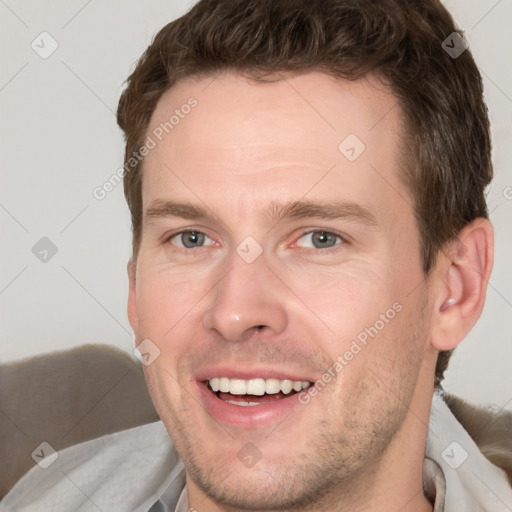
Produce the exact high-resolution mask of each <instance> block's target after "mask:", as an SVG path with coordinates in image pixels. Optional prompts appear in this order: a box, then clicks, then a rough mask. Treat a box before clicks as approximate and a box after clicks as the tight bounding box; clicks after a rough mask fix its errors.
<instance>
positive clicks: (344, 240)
mask: <svg viewBox="0 0 512 512" xmlns="http://www.w3.org/2000/svg"><path fill="white" fill-rule="evenodd" d="M187 233H198V234H202V235H205V236H206V237H208V238H209V239H211V240H213V239H212V238H211V237H210V236H208V235H207V234H206V233H205V232H204V231H201V230H199V229H193V228H192V229H184V230H182V231H177V232H175V233H172V234H170V235H168V236H167V237H165V239H164V241H163V243H164V244H169V243H170V242H171V240H172V239H173V238H175V237H177V236H179V235H184V234H187ZM313 233H325V234H327V235H333V236H335V237H336V238H339V240H340V242H338V243H336V244H335V245H333V246H332V247H325V248H323V249H320V248H318V247H300V246H297V243H298V241H299V240H300V239H301V238H303V237H304V236H306V235H311V234H313ZM348 243H349V241H348V240H347V237H346V236H344V235H342V234H340V233H338V232H336V231H328V230H325V229H311V230H308V231H304V232H303V233H301V234H300V235H299V236H298V237H297V238H296V240H295V242H293V244H292V247H297V249H298V250H301V251H307V252H309V253H311V252H313V253H314V254H318V253H322V254H325V253H328V252H331V251H335V250H338V249H339V246H342V245H347V244H348ZM173 245H174V244H173ZM207 247H209V246H201V247H193V248H187V247H179V246H176V245H174V248H175V250H176V251H180V252H185V253H187V252H190V251H191V250H195V251H199V250H201V249H206V248H207Z"/></svg>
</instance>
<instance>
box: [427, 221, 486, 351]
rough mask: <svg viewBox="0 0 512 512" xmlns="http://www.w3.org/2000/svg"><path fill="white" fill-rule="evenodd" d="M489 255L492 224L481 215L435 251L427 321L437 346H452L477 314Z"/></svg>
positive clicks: (478, 314)
mask: <svg viewBox="0 0 512 512" xmlns="http://www.w3.org/2000/svg"><path fill="white" fill-rule="evenodd" d="M493 257H494V235H493V228H492V225H491V223H490V222H489V220H488V219H483V218H477V219H475V220H473V221H472V222H471V223H470V224H468V225H467V226H465V227H464V229H463V230H462V231H461V232H460V233H459V237H458V239H457V240H455V241H453V242H450V243H449V244H448V245H447V246H446V247H445V248H444V250H443V251H441V252H440V253H439V255H438V261H437V264H436V269H435V271H434V273H433V277H434V276H437V277H438V278H440V279H436V282H437V285H436V286H435V292H434V296H435V298H434V312H433V316H432V324H431V327H432V329H431V344H432V345H433V346H434V348H436V349H437V350H452V349H453V348H455V347H456V346H457V345H458V344H459V343H460V342H461V341H462V340H463V339H464V338H465V337H466V335H467V334H468V333H469V331H470V330H471V329H472V327H473V326H474V325H475V323H476V321H477V320H478V318H479V317H480V315H481V313H482V309H483V307H484V302H485V294H486V291H487V283H488V282H489V277H490V275H491V270H492V265H493Z"/></svg>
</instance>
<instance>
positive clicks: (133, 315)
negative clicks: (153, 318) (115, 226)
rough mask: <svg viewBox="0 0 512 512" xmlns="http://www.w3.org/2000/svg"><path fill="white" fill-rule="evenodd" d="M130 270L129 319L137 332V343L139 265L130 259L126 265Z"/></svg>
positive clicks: (136, 333) (136, 336)
mask: <svg viewBox="0 0 512 512" xmlns="http://www.w3.org/2000/svg"><path fill="white" fill-rule="evenodd" d="M126 270H127V271H128V281H129V289H128V321H129V322H130V325H131V326H132V329H133V332H134V333H135V343H136V344H137V338H138V333H139V312H138V309H137V286H136V284H137V280H136V275H137V265H136V263H135V262H134V261H133V259H130V261H129V262H128V265H127V267H126Z"/></svg>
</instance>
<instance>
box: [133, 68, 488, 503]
mask: <svg viewBox="0 0 512 512" xmlns="http://www.w3.org/2000/svg"><path fill="white" fill-rule="evenodd" d="M283 78H284V79H283V80H279V81H276V82H273V83H270V84H268V83H267V84H261V83H258V84H257V83H254V82H252V81H250V80H248V79H246V78H244V77H241V76H239V75H237V74H235V73H234V72H226V73H223V74H221V75H219V76H216V77H215V79H214V77H205V78H200V79H194V80H187V81H182V82H179V83H178V84H176V85H175V86H174V87H172V88H171V89H170V90H169V91H167V92H166V94H165V95H164V96H163V97H162V98H161V100H160V101H159V103H158V105H157V108H156V110H155V112H154V113H153V117H152V119H151V123H150V126H149V129H148V134H150V133H151V132H152V130H153V129H154V128H155V127H157V126H159V124H160V123H162V122H165V121H167V120H168V119H169V117H170V116H171V115H172V114H173V112H174V110H175V109H177V108H180V106H181V105H183V104H185V103H186V102H187V100H188V98H190V97H194V98H195V99H197V102H198V104H197V107H195V108H194V110H193V111H192V112H191V113H190V114H189V115H188V116H186V117H185V118H184V119H181V120H180V123H179V124H178V125H177V126H175V127H174V129H173V130H172V131H169V133H168V134H167V135H166V136H165V137H163V139H162V141H161V142H159V143H158V144H157V145H156V147H155V148H154V149H152V150H151V151H150V152H149V154H148V155H147V156H146V158H145V161H144V168H143V204H144V211H145V214H144V226H143V235H142V242H141V247H140V251H139V253H138V257H137V261H136V262H134V263H133V264H131V265H130V266H129V275H130V295H129V304H128V313H129V318H130V323H131V325H132V327H133V329H134V332H135V335H136V343H137V344H139V343H140V342H141V341H142V340H144V339H150V340H151V341H152V343H154V344H155V345H156V346H157V347H158V348H159V350H160V356H159V357H158V358H157V359H156V360H155V361H154V362H153V363H152V364H151V365H149V366H147V367H146V368H145V373H146V379H147V381H148V386H149V390H150V393H151V395H152V398H153V401H154V403H155V406H156V408H157V410H158V413H159V414H160V417H161V418H162V420H163V422H164V424H165V426H166V428H167V430H168V432H169V435H170V437H171V438H172V440H173V442H174V443H175V445H176V447H177V449H178V451H179V453H180V455H181V456H182V458H183V459H184V462H185V465H186V469H187V485H188V494H189V501H190V506H191V507H194V508H196V509H197V510H198V511H200V512H203V511H216V510H219V511H220V510H278V509H279V510H309V511H311V510H352V511H357V510H394V509H396V510H403V511H407V510H411V511H412V510H414V511H423V510H432V507H431V505H430V504H429V503H428V502H427V501H426V499H425V498H424V497H423V493H422V479H421V474H422V461H423V452H424V446H425V438H426V433H427V423H428V416H429V410H430V401H431V397H432V392H433V381H434V368H435V362H436V357H437V354H438V350H439V349H443V350H446V349H449V348H453V347H454V346H455V345H456V344H457V343H458V342H459V341H460V340H461V339H462V338H463V337H464V335H465V334H466V333H467V331H468V330H469V329H470V328H471V326H472V325H473V323H474V321H476V318H478V315H479V314H480V311H481V308H482V305H483V300H484V296H485V286H484V284H483V283H485V281H484V279H485V277H486V276H488V274H489V273H490V269H491V266H492V249H491V244H492V229H491V227H490V224H489V223H488V222H487V221H484V220H483V219H478V220H477V221H479V222H477V221H475V222H474V223H472V224H471V225H469V226H468V227H467V228H466V229H465V231H463V232H462V233H461V236H460V237H459V241H458V242H457V245H454V246H453V247H452V250H451V252H443V253H440V256H439V260H438V263H437V266H436V269H435V270H434V272H433V273H432V275H431V276H430V277H429V278H428V279H425V276H424V274H423V272H422V265H421V255H420V249H419V247H420V244H419V238H418V230H417V226H416V222H415V217H414V212H413V208H412V199H411V195H410V193H409V191H408V190H407V188H406V187H405V185H404V184H403V183H402V182H401V180H400V173H399V161H400V148H401V143H402V135H403V134H402V131H403V129H402V122H401V112H400V108H399V106H398V105H397V99H396V98H395V97H394V96H393V95H392V94H391V93H390V91H389V90H387V89H386V88H385V87H384V86H382V84H380V83H379V82H378V81H377V80H376V79H375V78H368V79H364V80H359V81H355V82H347V81H344V80H341V79H334V78H332V77H329V76H326V75H324V74H322V73H319V72H310V73H307V74H303V75H299V76H287V77H283ZM349 134H355V135H356V136H357V137H358V138H359V139H360V140H361V141H362V142H363V143H364V145H365V147H366V148H365V150H364V152H362V153H361V154H360V156H359V157H358V158H357V159H356V160H354V161H349V160H348V159H347V158H346V157H345V156H344V154H342V152H340V150H339V149H338V147H339V145H340V143H341V142H342V141H343V140H344V139H345V138H346V137H347V136H348V135H349ZM166 201H173V202H175V203H187V204H191V205H195V206H197V207H200V208H203V209H204V210H206V214H207V215H206V216H205V217H200V218H183V217H180V216H175V215H161V214H162V209H161V208H160V210H158V208H157V209H155V208H156V207H161V206H162V205H163V204H164V203H165V202H166ZM297 201H302V202H308V204H326V203H335V202H336V203H337V204H338V205H339V204H340V203H343V204H344V205H345V206H344V210H343V211H344V212H345V215H343V216H342V217H341V218H325V217H323V216H321V215H318V214H317V213H315V212H312V211H309V212H306V213H305V214H304V215H303V216H300V217H279V215H278V213H279V211H280V210H279V206H278V205H287V204H293V203H294V202H297ZM347 205H349V206H348V207H347ZM152 209H153V211H151V210H152ZM174 211H175V210H174ZM362 211H364V212H365V213H364V216H365V218H364V219H363V218H362V217H363V216H362V215H361V212H362ZM347 212H348V213H349V215H347ZM354 212H357V213H358V215H354ZM368 218H371V222H370V221H368ZM187 229H189V230H190V229H194V230H196V231H200V232H202V233H204V234H205V235H206V237H205V239H204V244H203V245H202V246H198V247H194V248H188V249H187V248H185V247H183V246H181V247H180V244H181V243H182V242H183V238H182V237H181V236H180V235H178V233H179V232H181V231H183V230H187ZM312 231H316V232H317V231H325V232H329V233H333V234H335V235H336V236H335V237H333V238H330V240H333V241H334V242H333V245H332V247H328V248H325V247H322V248H318V247H315V246H314V244H313V238H312V236H311V234H310V233H311V232H312ZM248 236H250V237H252V239H254V240H255V241H256V242H257V244H259V247H260V248H261V249H262V250H263V252H262V254H261V255H260V256H259V257H257V258H256V259H255V261H253V262H252V263H247V262H246V261H245V260H244V259H243V258H242V257H241V256H240V254H239V253H237V247H239V245H240V244H241V242H243V241H245V242H246V237H248ZM186 240H188V239H186ZM245 242H244V243H245ZM251 244H252V245H251V247H254V246H255V245H254V242H251ZM241 247H245V248H247V246H245V245H244V244H242V246H241ZM460 247H463V248H464V250H463V251H457V249H458V248H460ZM453 248H455V249H453ZM250 250H251V251H252V250H254V249H250ZM454 255H455V256H457V255H458V256H457V257H454ZM455 260H456V261H455ZM449 298H452V299H453V301H451V302H450V303H449V304H450V305H449V307H448V308H442V307H441V306H442V305H443V304H445V303H446V301H447V300H448V299H449ZM393 305H395V308H397V309H400V311H399V312H397V313H396V315H394V317H393V318H392V319H391V320H389V319H388V322H386V323H385V324H384V327H383V328H382V329H380V328H379V329H378V334H377V335H375V336H374V337H373V338H369V341H368V343H367V345H364V346H362V349H361V350H360V351H359V352H358V353H357V354H356V355H355V356H354V357H353V358H351V360H350V361H348V362H347V364H344V365H343V368H342V370H340V371H334V374H335V377H334V378H331V379H330V381H329V382H328V383H326V384H325V386H322V389H321V390H320V391H319V392H318V393H317V395H316V396H314V397H312V398H311V399H310V400H309V401H308V403H307V404H305V405H301V404H297V406H295V407H294V408H293V409H292V410H291V411H290V413H289V414H288V415H287V416H286V417H283V418H280V419H279V421H269V422H266V423H261V422H259V423H258V422H255V423H254V424H252V425H229V424H223V422H222V421H218V420H217V419H215V418H213V417H212V416H211V415H210V414H209V413H208V411H207V410H206V409H205V407H204V405H203V403H202V401H201V398H200V394H199V392H198V384H197V378H196V377H197V375H198V374H200V373H201V372H204V371H206V369H208V368H211V367H212V365H213V366H215V365H222V367H223V368H230V369H235V371H236V370H237V369H245V370H250V369H251V368H257V369H258V371H260V370H261V372H262V373H263V372H265V371H267V370H269V371H275V372H280V371H282V372H283V373H289V374H290V373H291V374H293V375H297V376H301V377H302V379H303V380H308V381H312V382H315V381H318V380H320V379H321V378H322V375H323V374H324V373H325V372H326V371H328V369H329V368H331V372H332V369H333V367H334V365H335V362H336V361H339V357H344V354H345V352H346V351H347V350H349V349H350V347H351V343H352V342H353V340H355V339H356V338H357V336H358V335H359V334H360V333H361V332H362V331H364V330H365V328H369V327H371V326H375V325H376V322H377V321H378V320H379V319H381V318H382V317H381V315H383V314H384V315H385V314H386V311H388V310H389V309H390V308H391V309H392V308H393ZM397 305H398V306H397ZM440 309H441V310H442V311H441V312H440ZM379 325H380V324H379ZM344 360H345V361H346V358H345V359H344ZM212 376H215V375H212ZM217 376H222V373H221V374H220V375H219V374H217ZM263 376H264V375H263ZM283 378H284V377H283ZM247 443H251V446H253V447H255V448H256V450H257V453H258V454H259V456H260V457H261V458H260V459H259V460H258V462H257V463H256V464H254V465H252V466H251V467H247V466H246V465H245V464H243V463H242V461H241V458H240V457H239V453H240V452H241V450H242V452H241V453H245V452H244V451H243V450H247V448H246V447H247ZM244 447H245V448H244ZM252 449H253V450H254V448H252Z"/></svg>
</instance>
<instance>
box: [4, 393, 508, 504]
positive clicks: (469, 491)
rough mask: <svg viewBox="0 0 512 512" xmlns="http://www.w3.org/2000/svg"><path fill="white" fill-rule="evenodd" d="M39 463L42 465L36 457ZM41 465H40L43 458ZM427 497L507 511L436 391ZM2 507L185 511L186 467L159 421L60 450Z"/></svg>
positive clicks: (497, 484) (503, 484)
mask: <svg viewBox="0 0 512 512" xmlns="http://www.w3.org/2000/svg"><path fill="white" fill-rule="evenodd" d="M40 464H41V463H40ZM41 465H42V464H41ZM423 476H424V488H425V495H426V496H427V497H429V498H430V499H431V500H432V501H433V502H435V508H434V511H435V512H460V511H461V510H464V511H465V512H481V511H484V512H487V511H488V512H510V511H511V510H512V489H511V487H510V485H509V484H508V481H507V479H506V476H505V473H504V472H503V470H501V469H500V468H498V467H496V466H494V465H493V464H491V463H490V462H489V461H488V460H487V459H486V458H485V457H484V456H483V455H482V453H481V452H480V450H479V449H478V447H477V446H476V444H475V443H474V441H473V440H472V439H471V437H470V436H469V435H468V433H467V432H466V431H465V430H464V428H463V427H462V425H461V424H460V423H459V422H458V421H457V420H456V419H455V417H454V416H453V414H452V413H451V411H450V410H449V409H448V407H447V406H446V404H445V403H444V401H443V400H442V398H441V397H440V396H439V395H437V394H436V395H434V397H433V401H432V410H431V415H430V422H429V430H428V436H427V444H426V450H425V461H424V465H423ZM0 511H1V512H45V511H49V512H50V511H51V512H70V511H80V512H189V511H192V512H193V509H190V508H189V503H188V498H187V492H186V485H185V469H184V466H183V463H182V461H181V460H180V458H179V456H178V454H177V453H176V450H175V449H174V446H173V444H172V442H171V441H170V439H169V437H168V435H167V432H166V430H165V428H164V426H163V424H162V422H156V423H150V424H148V425H143V426H141V427H137V428H134V429H130V430H125V431H123V432H118V433H116V434H110V435H108V436H104V437H101V438H99V439H95V440H92V441H88V442H86V443H82V444H79V445H76V446H72V447H70V448H66V449H65V450H62V451H61V452H60V453H59V454H58V458H57V459H56V460H55V461H54V462H53V463H52V464H51V465H50V466H49V467H47V469H43V468H42V467H40V466H37V465H36V466H35V467H34V468H32V469H31V470H30V471H29V472H28V473H27V474H26V475H25V476H24V477H23V478H21V480H20V481H19V482H18V483H17V484H16V485H15V486H14V488H13V489H12V490H11V491H10V492H9V494H8V495H7V496H6V497H5V498H4V499H3V500H2V502H1V503H0Z"/></svg>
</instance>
